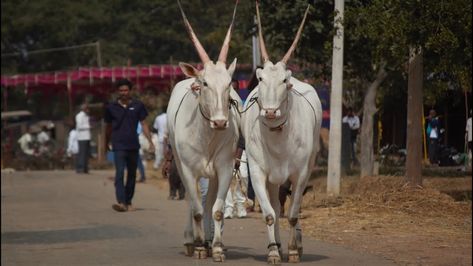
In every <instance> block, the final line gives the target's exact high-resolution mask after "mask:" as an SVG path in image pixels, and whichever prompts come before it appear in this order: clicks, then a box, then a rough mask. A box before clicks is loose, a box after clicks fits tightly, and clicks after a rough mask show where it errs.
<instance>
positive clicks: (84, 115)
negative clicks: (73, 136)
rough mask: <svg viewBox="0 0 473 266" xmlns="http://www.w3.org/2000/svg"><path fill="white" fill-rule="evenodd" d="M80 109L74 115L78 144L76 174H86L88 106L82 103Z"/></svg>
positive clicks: (88, 127) (88, 153)
mask: <svg viewBox="0 0 473 266" xmlns="http://www.w3.org/2000/svg"><path fill="white" fill-rule="evenodd" d="M80 109H81V111H80V112H79V113H78V114H77V115H76V130H77V140H78V142H79V154H78V155H77V168H76V172H77V173H78V174H88V173H89V156H90V122H89V106H88V105H87V104H86V103H84V104H82V105H81V107H80Z"/></svg>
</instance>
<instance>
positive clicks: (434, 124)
mask: <svg viewBox="0 0 473 266" xmlns="http://www.w3.org/2000/svg"><path fill="white" fill-rule="evenodd" d="M439 129H440V123H439V119H438V117H437V112H436V111H435V110H434V109H432V110H430V112H429V116H428V117H427V137H428V138H429V161H430V164H431V165H434V166H436V165H438V164H439V158H438V146H439V139H440V130H439Z"/></svg>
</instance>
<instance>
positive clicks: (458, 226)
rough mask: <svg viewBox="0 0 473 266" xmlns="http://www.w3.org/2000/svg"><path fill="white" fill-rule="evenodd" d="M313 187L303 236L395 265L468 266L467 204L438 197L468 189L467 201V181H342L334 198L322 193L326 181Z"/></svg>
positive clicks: (305, 210)
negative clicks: (421, 183) (417, 184)
mask: <svg viewBox="0 0 473 266" xmlns="http://www.w3.org/2000/svg"><path fill="white" fill-rule="evenodd" d="M313 183H314V188H315V189H314V191H311V192H309V193H307V194H306V196H305V197H304V202H303V205H302V206H303V214H302V215H303V217H304V219H301V224H302V228H303V230H304V235H310V236H312V237H314V238H316V239H319V240H322V241H326V242H330V243H335V244H339V245H343V246H347V247H350V248H352V249H354V250H357V251H364V252H369V253H375V254H379V255H383V256H384V257H387V258H390V259H392V260H393V261H395V262H396V263H398V264H400V265H471V260H472V250H471V248H472V244H471V240H472V233H471V232H472V230H471V229H472V215H471V200H469V201H455V200H454V199H453V198H452V197H451V196H449V195H447V194H446V193H442V192H440V191H457V192H458V193H466V192H465V191H468V190H469V191H470V192H469V193H470V199H471V185H472V183H471V177H464V178H429V179H425V180H424V187H423V188H410V187H408V186H406V185H405V183H404V181H403V178H402V177H389V176H380V177H366V178H361V179H360V178H345V179H343V180H342V186H341V195H342V196H340V197H337V198H329V197H327V195H326V194H325V189H326V179H325V178H319V179H316V180H315V181H314V182H313ZM282 225H283V226H284V227H287V226H288V224H287V221H286V220H285V219H283V221H282Z"/></svg>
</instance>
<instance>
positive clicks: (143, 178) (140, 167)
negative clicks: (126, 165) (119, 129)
mask: <svg viewBox="0 0 473 266" xmlns="http://www.w3.org/2000/svg"><path fill="white" fill-rule="evenodd" d="M136 134H138V142H139V143H140V149H139V151H138V171H139V172H140V178H139V179H138V183H144V182H146V174H145V166H144V163H143V156H142V155H143V154H144V150H145V148H147V147H144V146H145V143H144V141H146V139H144V141H143V138H142V135H143V128H142V127H141V124H138V127H137V129H136ZM146 144H147V143H146ZM146 146H149V144H148V145H146Z"/></svg>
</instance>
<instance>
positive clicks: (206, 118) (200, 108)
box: [199, 101, 212, 122]
mask: <svg viewBox="0 0 473 266" xmlns="http://www.w3.org/2000/svg"><path fill="white" fill-rule="evenodd" d="M199 111H200V114H201V115H202V116H203V117H204V118H205V120H207V121H210V122H212V121H211V120H210V118H208V117H207V116H205V114H204V112H203V111H202V105H201V104H200V101H199Z"/></svg>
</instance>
